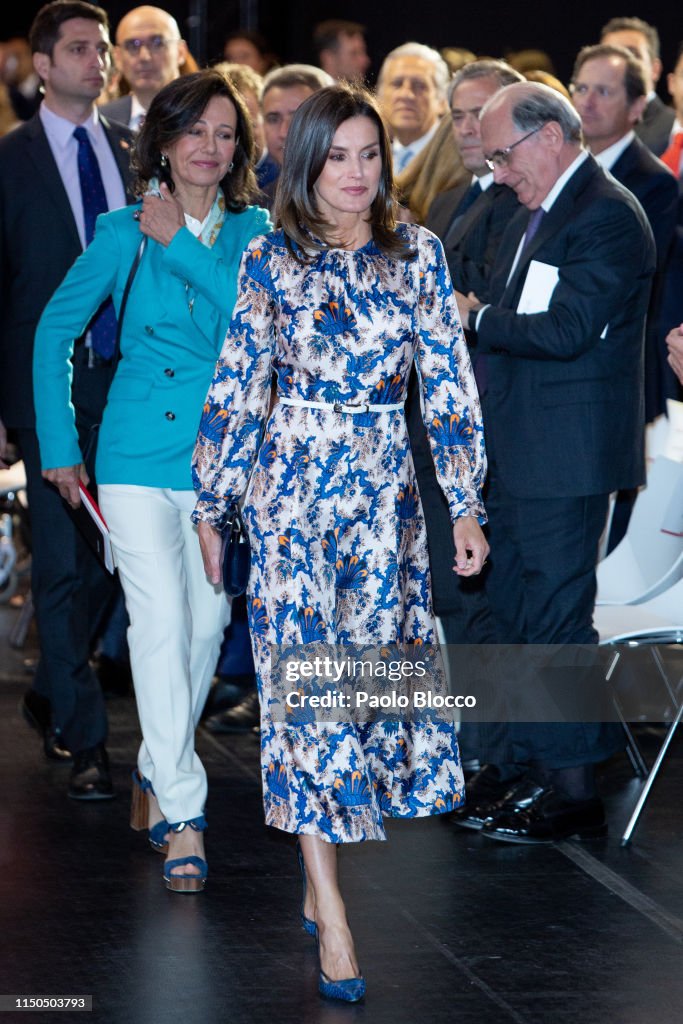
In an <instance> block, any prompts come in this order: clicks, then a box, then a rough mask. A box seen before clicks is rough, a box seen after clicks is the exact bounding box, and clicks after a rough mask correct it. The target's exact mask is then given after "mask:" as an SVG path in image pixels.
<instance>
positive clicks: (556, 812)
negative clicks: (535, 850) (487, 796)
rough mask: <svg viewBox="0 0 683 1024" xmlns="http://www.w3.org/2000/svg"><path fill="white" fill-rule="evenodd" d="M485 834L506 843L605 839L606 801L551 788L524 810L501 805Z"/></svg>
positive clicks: (482, 830)
mask: <svg viewBox="0 0 683 1024" xmlns="http://www.w3.org/2000/svg"><path fill="white" fill-rule="evenodd" d="M481 834H482V835H483V836H487V837H488V838H489V839H499V840H501V841H502V842H505V843H527V844H530V845H533V844H539V843H554V842H557V841H558V840H560V839H569V838H570V837H575V838H576V839H602V838H603V837H604V836H606V835H607V821H606V819H605V807H604V805H603V802H602V800H600V799H598V798H597V797H594V798H593V799H591V800H580V801H577V800H566V799H564V798H563V797H562V796H560V795H559V794H558V793H557V792H556V791H555V790H554V789H552V788H551V787H549V788H546V789H544V791H543V792H542V794H541V795H540V796H539V797H538V799H536V800H534V801H533V802H532V803H531V804H530V805H529V806H528V807H526V808H522V809H511V808H505V807H503V808H501V810H500V811H499V812H498V813H497V814H495V815H494V816H493V817H492V818H490V819H489V820H488V821H485V822H484V824H483V826H482V829H481Z"/></svg>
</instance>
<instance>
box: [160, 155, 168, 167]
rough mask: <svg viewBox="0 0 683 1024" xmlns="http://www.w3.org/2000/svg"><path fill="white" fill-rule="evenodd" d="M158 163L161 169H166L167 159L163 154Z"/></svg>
mask: <svg viewBox="0 0 683 1024" xmlns="http://www.w3.org/2000/svg"><path fill="white" fill-rule="evenodd" d="M159 163H160V164H161V166H162V167H168V157H167V156H166V154H165V153H162V154H161V159H160V160H159Z"/></svg>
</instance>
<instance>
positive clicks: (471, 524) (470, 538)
mask: <svg viewBox="0 0 683 1024" xmlns="http://www.w3.org/2000/svg"><path fill="white" fill-rule="evenodd" d="M453 543H454V544H455V565H454V566H453V572H455V573H457V574H458V576H477V575H478V574H479V573H480V572H481V570H482V567H483V565H484V563H485V561H486V558H487V556H488V553H489V550H490V548H489V545H488V542H487V540H486V537H485V536H484V533H483V531H482V528H481V526H480V525H479V523H478V522H477V520H476V519H474V518H473V517H472V516H460V518H459V519H457V520H456V521H455V525H454V527H453Z"/></svg>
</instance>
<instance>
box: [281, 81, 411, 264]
mask: <svg viewBox="0 0 683 1024" xmlns="http://www.w3.org/2000/svg"><path fill="white" fill-rule="evenodd" d="M352 117H367V118H369V119H370V120H371V121H372V122H373V124H375V125H376V126H377V133H378V136H379V151H380V159H381V161H382V173H381V176H380V181H379V189H378V190H377V195H376V196H375V199H374V201H373V203H372V206H371V207H370V226H371V228H372V237H373V240H374V242H375V244H376V245H377V247H378V248H379V249H380V250H381V251H382V252H383V253H385V254H386V255H387V256H392V257H398V258H399V259H409V258H412V257H413V256H414V255H415V254H414V251H413V250H411V249H410V247H409V246H407V245H406V244H405V242H404V241H403V240H402V239H401V238H400V237H399V236H398V235H397V234H396V230H395V229H396V219H395V216H394V181H393V173H392V165H391V144H390V142H389V136H388V135H387V130H386V128H385V126H384V121H383V120H382V117H381V115H380V112H379V109H378V107H377V103H376V101H375V98H374V96H372V94H371V93H369V92H368V91H367V89H364V88H362V87H361V86H359V85H356V84H355V83H353V84H350V83H347V82H340V83H339V84H338V85H332V86H328V87H327V88H325V89H320V91H319V92H316V93H314V94H313V96H309V97H308V99H306V100H304V102H303V103H302V104H301V106H300V107H299V108H298V109H297V111H296V112H295V114H294V116H293V118H292V123H291V126H290V129H289V132H288V134H287V142H286V145H285V158H284V162H283V165H282V171H281V173H280V177H279V179H278V186H277V192H276V197H275V214H276V221H277V223H278V224H279V226H280V227H281V228H282V229H283V231H284V233H285V235H286V237H287V244H288V246H289V248H290V250H291V251H292V252H293V253H294V255H295V256H296V257H297V259H302V256H301V255H300V253H299V252H298V251H297V252H295V250H294V246H293V244H292V243H296V246H297V247H298V248H299V249H300V250H303V253H304V254H305V253H306V251H310V250H321V249H324V248H325V247H326V246H328V245H329V244H330V243H329V242H328V240H327V237H326V232H327V230H328V229H329V224H328V223H327V221H325V219H324V218H323V217H322V216H321V214H320V211H319V209H318V205H317V203H316V200H315V193H314V185H315V183H316V181H317V180H318V178H319V177H320V175H321V174H322V171H323V168H324V166H325V162H326V160H327V156H328V153H329V151H330V146H331V145H332V140H333V139H334V135H335V132H336V131H337V129H338V128H339V126H340V125H342V124H344V122H345V121H348V120H350V119H351V118H352ZM308 232H312V233H313V234H314V235H316V236H318V237H319V238H322V240H323V243H324V244H323V245H322V246H321V245H320V244H316V243H315V242H314V241H313V240H312V239H311V237H310V235H309V233H308Z"/></svg>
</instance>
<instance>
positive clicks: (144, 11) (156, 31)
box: [100, 6, 187, 131]
mask: <svg viewBox="0 0 683 1024" xmlns="http://www.w3.org/2000/svg"><path fill="white" fill-rule="evenodd" d="M186 60H187V44H186V43H185V41H184V40H183V39H181V38H180V29H179V28H178V23H177V22H176V20H175V18H172V17H171V15H170V14H168V13H167V12H166V11H164V10H162V9H161V8H160V7H147V6H145V7H134V8H133V10H132V11H128V13H127V14H125V15H124V16H123V18H121V21H120V22H119V24H118V27H117V29H116V46H115V47H114V61H115V62H116V67H117V69H118V71H119V72H120V73H121V75H122V76H123V78H125V80H126V81H127V82H128V85H129V86H130V93H129V94H128V95H127V96H122V97H121V98H120V99H118V100H112V101H111V102H110V103H104V104H103V105H102V107H101V108H100V109H101V112H102V113H103V114H105V115H106V116H107V117H110V118H111V119H112V121H119V122H120V123H121V124H127V125H128V127H129V128H131V129H132V130H133V131H138V129H139V128H140V124H141V122H142V120H143V118H144V116H145V114H146V113H147V110H148V108H149V105H150V103H151V102H152V100H153V99H154V97H155V96H156V94H157V93H158V92H159V90H160V89H162V88H163V87H164V86H165V85H168V83H169V82H173V81H175V79H176V78H178V76H179V75H181V74H182V71H181V68H182V67H183V65H184V64H185V62H186Z"/></svg>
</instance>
